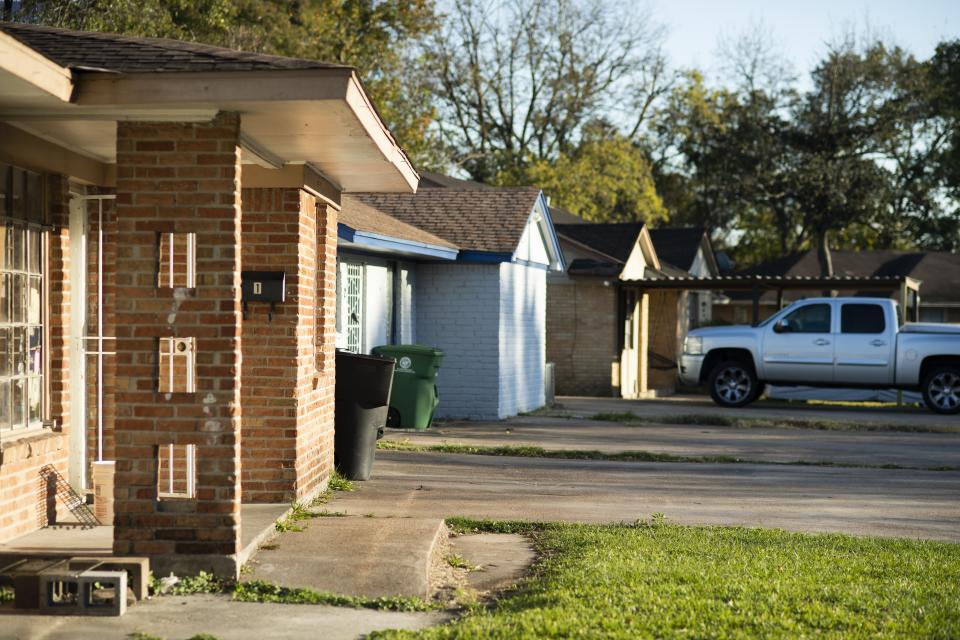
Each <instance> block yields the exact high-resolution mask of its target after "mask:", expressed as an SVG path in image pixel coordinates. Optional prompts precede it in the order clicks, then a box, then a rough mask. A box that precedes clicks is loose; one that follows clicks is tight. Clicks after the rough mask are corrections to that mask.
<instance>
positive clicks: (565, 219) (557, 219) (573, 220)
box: [550, 207, 590, 224]
mask: <svg viewBox="0 0 960 640" xmlns="http://www.w3.org/2000/svg"><path fill="white" fill-rule="evenodd" d="M550 217H551V218H553V224H590V223H589V222H588V221H586V220H584V219H583V218H581V217H580V216H578V215H576V214H574V213H570V212H569V211H567V210H566V209H561V208H560V207H550Z"/></svg>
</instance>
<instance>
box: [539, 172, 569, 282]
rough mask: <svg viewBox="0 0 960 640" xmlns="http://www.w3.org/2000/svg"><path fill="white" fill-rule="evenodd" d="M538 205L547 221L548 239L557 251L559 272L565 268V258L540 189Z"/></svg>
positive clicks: (545, 196)
mask: <svg viewBox="0 0 960 640" xmlns="http://www.w3.org/2000/svg"><path fill="white" fill-rule="evenodd" d="M540 206H542V207H543V217H544V220H546V222H547V229H549V230H550V241H551V242H552V243H553V248H554V251H556V252H557V262H558V263H559V268H558V269H557V271H560V272H561V273H562V272H564V271H566V270H567V259H566V257H565V256H564V255H563V248H562V247H561V246H560V238H558V237H557V230H556V228H555V227H554V226H553V216H551V215H550V204H549V203H548V202H547V195H546V194H545V193H544V192H543V191H542V190H541V191H540Z"/></svg>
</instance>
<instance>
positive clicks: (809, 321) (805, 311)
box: [784, 304, 830, 333]
mask: <svg viewBox="0 0 960 640" xmlns="http://www.w3.org/2000/svg"><path fill="white" fill-rule="evenodd" d="M784 321H786V323H787V326H788V327H789V328H790V333H830V305H829V304H808V305H806V306H804V307H800V308H799V309H797V310H796V311H794V312H792V313H789V314H787V315H786V316H785V317H784Z"/></svg>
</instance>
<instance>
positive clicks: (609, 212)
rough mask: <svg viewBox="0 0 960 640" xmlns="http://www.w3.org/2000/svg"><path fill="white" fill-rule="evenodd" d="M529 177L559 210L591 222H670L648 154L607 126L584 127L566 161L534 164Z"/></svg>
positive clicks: (542, 161)
mask: <svg viewBox="0 0 960 640" xmlns="http://www.w3.org/2000/svg"><path fill="white" fill-rule="evenodd" d="M526 177H527V179H528V181H529V182H530V183H531V184H536V185H538V186H539V187H541V188H543V190H544V192H545V193H547V194H548V195H550V196H551V198H553V199H554V201H555V203H556V204H557V205H559V206H560V207H563V208H565V209H567V210H569V211H571V212H573V213H575V214H577V215H579V216H580V217H582V218H585V219H587V220H591V221H593V222H632V221H642V222H646V223H651V222H659V221H662V220H664V219H666V209H664V207H663V202H662V201H661V199H660V196H658V195H657V190H656V185H655V184H654V181H653V176H652V175H651V172H650V163H649V162H648V160H647V157H646V153H645V152H644V151H643V149H641V148H639V147H638V146H637V145H635V144H634V143H632V142H631V141H630V140H628V139H627V138H626V136H624V135H622V134H619V133H617V132H616V131H613V130H611V128H610V127H609V126H608V125H604V124H603V123H599V122H595V123H592V124H590V125H588V126H586V127H585V128H584V134H583V139H582V141H581V142H580V144H579V146H578V147H577V148H576V149H574V150H573V151H572V152H571V153H569V154H568V155H561V156H560V157H558V158H557V159H556V160H555V161H549V160H538V161H536V162H534V163H533V164H532V165H531V166H530V167H529V168H528V169H527V171H526Z"/></svg>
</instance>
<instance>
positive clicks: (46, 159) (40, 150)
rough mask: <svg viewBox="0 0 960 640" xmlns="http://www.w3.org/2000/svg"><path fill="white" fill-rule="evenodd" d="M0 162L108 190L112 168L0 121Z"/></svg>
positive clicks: (113, 175)
mask: <svg viewBox="0 0 960 640" xmlns="http://www.w3.org/2000/svg"><path fill="white" fill-rule="evenodd" d="M0 139H2V140H3V142H4V144H3V145H0V160H2V161H3V162H8V163H10V164H15V165H17V166H19V167H24V168H26V169H33V170H35V171H46V172H50V173H59V174H63V175H65V176H70V177H71V178H74V179H76V180H78V181H79V182H83V183H86V184H92V185H97V186H101V187H112V186H114V185H115V184H116V167H115V165H112V164H107V163H105V162H100V161H99V160H95V159H94V158H91V157H89V156H85V155H83V154H80V153H77V152H76V151H72V150H70V149H67V148H65V147H62V146H60V145H57V144H54V143H53V142H50V141H49V140H44V139H43V138H40V137H37V136H35V135H33V134H31V133H28V132H26V131H24V130H22V129H18V128H17V127H14V126H13V125H10V124H7V123H4V122H0Z"/></svg>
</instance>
